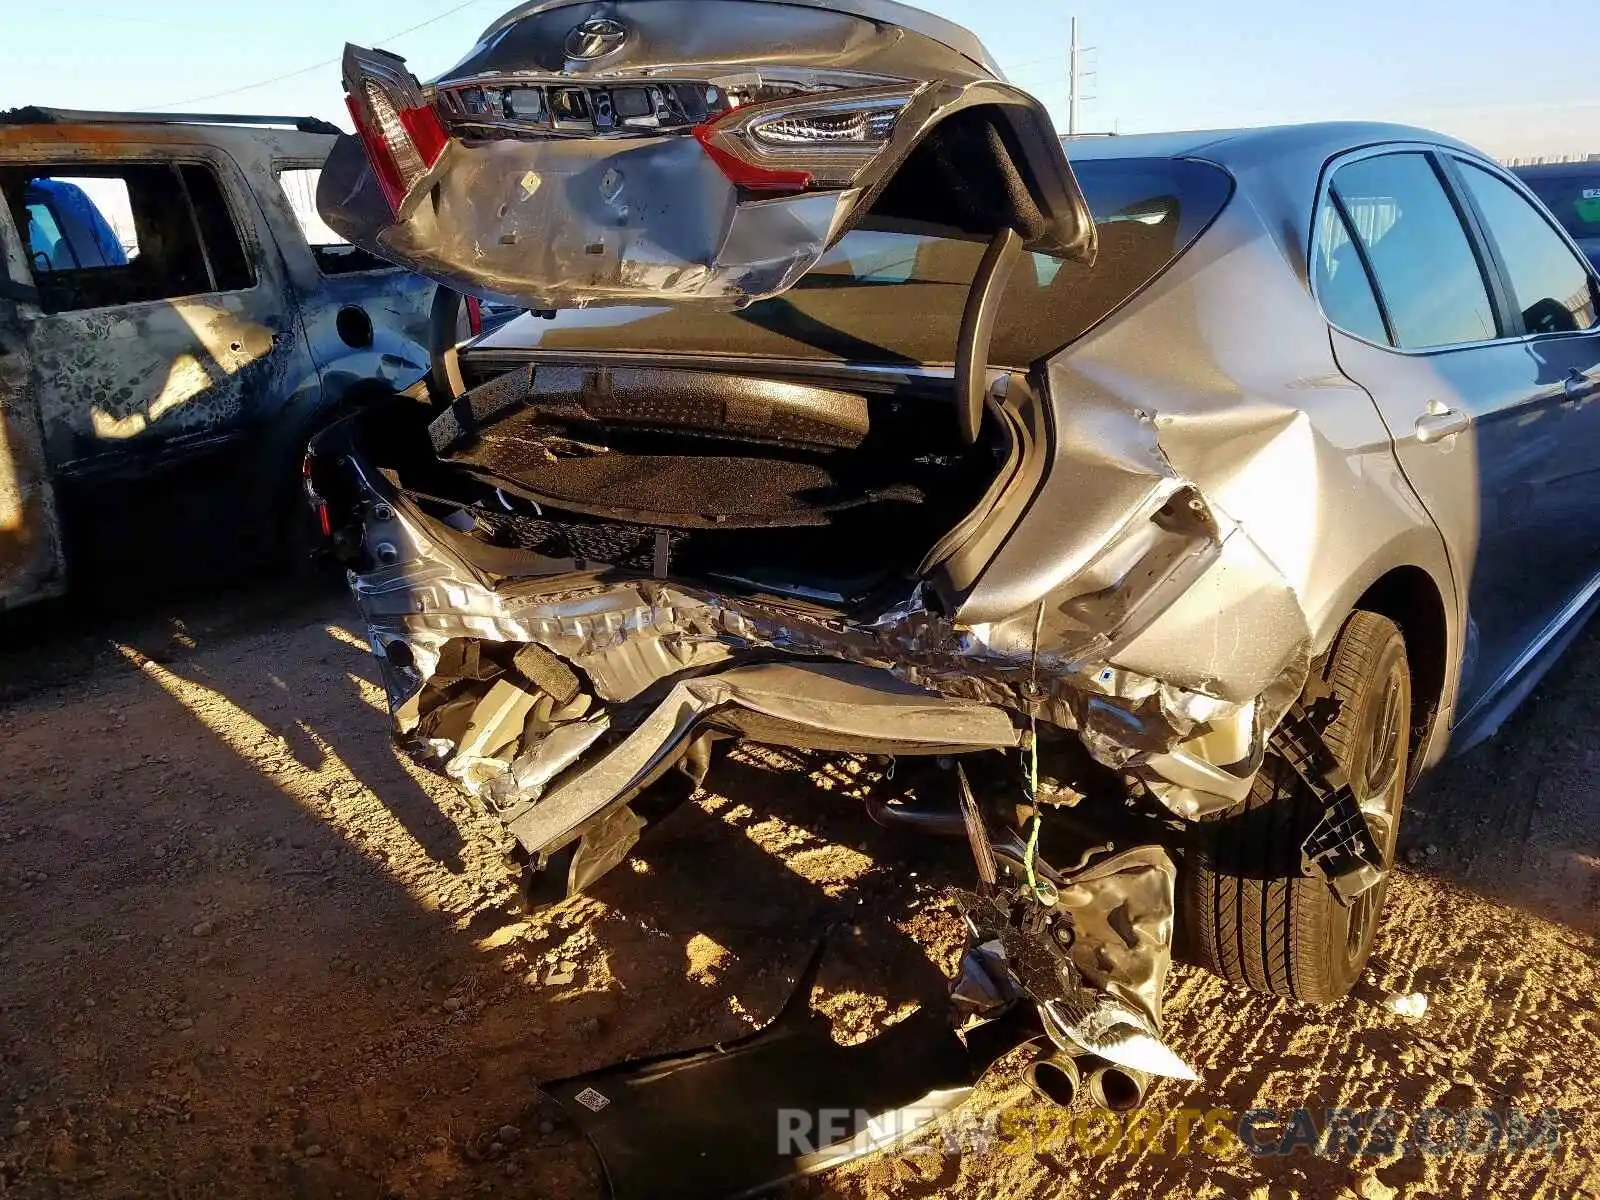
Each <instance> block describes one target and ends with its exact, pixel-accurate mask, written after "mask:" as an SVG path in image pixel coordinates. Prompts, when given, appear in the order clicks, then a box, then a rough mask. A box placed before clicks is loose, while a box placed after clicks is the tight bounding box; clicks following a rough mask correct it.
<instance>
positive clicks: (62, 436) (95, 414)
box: [0, 108, 436, 608]
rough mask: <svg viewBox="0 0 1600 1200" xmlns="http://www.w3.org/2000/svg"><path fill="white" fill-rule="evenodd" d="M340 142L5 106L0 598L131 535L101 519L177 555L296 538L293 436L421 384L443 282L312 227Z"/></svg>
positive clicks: (10, 599) (259, 128)
mask: <svg viewBox="0 0 1600 1200" xmlns="http://www.w3.org/2000/svg"><path fill="white" fill-rule="evenodd" d="M337 133H338V130H337V129H336V128H335V127H334V126H331V125H328V124H327V123H326V122H322V121H317V120H314V119H312V118H295V117H232V116H205V115H184V114H176V113H101V112H78V111H66V110H58V109H42V108H30V109H19V110H16V111H13V112H9V113H5V114H0V195H3V197H4V201H5V203H4V204H3V205H0V419H3V430H0V433H3V436H0V608H6V607H10V606H12V605H19V604H24V603H27V602H30V601H33V600H39V599H42V598H45V597H48V596H52V595H56V594H59V593H60V592H62V591H64V590H66V588H67V585H68V579H69V574H70V569H69V567H70V564H71V563H72V562H75V561H78V552H79V551H80V550H82V549H83V548H84V544H85V543H86V542H89V541H113V542H114V541H117V540H119V535H120V537H121V538H123V539H125V538H127V535H128V532H129V530H127V529H126V528H123V529H120V530H118V531H117V532H116V533H111V532H108V529H109V527H111V526H113V525H114V524H115V523H116V522H115V520H114V519H113V517H114V515H115V514H120V513H122V512H124V511H127V510H128V509H129V508H133V507H138V508H140V511H141V513H145V512H151V511H155V512H158V513H159V514H160V517H161V522H160V523H161V525H162V527H163V528H169V529H170V537H169V540H170V541H171V542H173V543H175V544H177V545H179V546H180V547H181V553H182V554H183V555H184V557H185V559H186V561H189V562H192V561H194V560H196V559H204V558H209V557H212V556H213V555H214V554H215V553H216V552H217V551H223V550H226V549H227V548H228V547H230V546H234V545H235V544H239V545H238V548H239V549H246V547H245V546H243V545H242V543H244V542H246V541H255V540H259V541H260V542H261V544H259V545H251V546H250V547H248V551H249V552H250V553H251V555H252V556H253V555H255V554H258V553H266V554H272V553H276V552H278V551H280V550H290V549H292V548H294V546H296V545H298V546H299V547H300V548H303V547H304V545H305V542H304V540H303V539H301V540H298V541H297V540H296V536H295V535H296V534H298V533H299V532H300V530H299V528H298V527H299V526H302V525H304V524H305V523H306V515H305V510H304V505H303V504H302V503H301V502H300V498H299V495H298V471H299V467H300V461H301V459H302V457H303V455H304V449H305V444H306V441H307V439H308V438H309V437H310V435H311V434H312V433H314V432H315V431H316V430H317V429H318V428H320V427H321V426H322V425H324V424H326V423H327V422H328V421H329V420H331V419H332V417H333V416H334V414H335V413H339V412H342V411H347V410H348V408H349V407H350V406H352V405H355V404H358V403H360V402H361V401H362V400H364V399H365V398H369V397H371V396H374V395H392V394H394V393H397V392H400V391H403V390H405V389H406V388H409V387H411V386H413V385H414V384H416V383H418V381H419V380H420V379H421V378H422V376H423V375H424V373H425V372H427V370H428V368H429V361H430V360H429V350H430V344H429V311H430V305H431V303H432V300H433V298H434V294H435V291H436V288H435V286H434V284H433V283H432V282H431V281H429V280H427V279H424V278H421V277H419V276H416V275H412V274H408V273H406V272H403V271H400V270H397V269H396V268H395V267H394V266H393V265H392V264H391V263H389V262H387V261H385V260H383V259H379V258H375V257H373V256H372V255H370V254H368V253H366V252H365V251H362V250H359V249H358V248H357V247H354V246H351V245H348V244H345V243H342V242H340V241H338V240H336V239H334V238H333V237H332V236H331V233H330V231H328V230H327V229H326V228H325V227H323V226H322V224H321V222H320V220H319V219H318V218H317V215H316V212H315V208H314V194H315V185H316V178H317V176H318V173H319V172H320V171H321V168H322V165H323V161H324V160H325V159H326V157H327V154H328V150H329V148H330V147H331V146H332V145H333V143H334V135H336V134H337ZM221 497H226V503H205V502H204V501H206V500H211V501H215V500H217V499H218V498H221ZM168 522H170V526H169V525H168ZM191 522H192V524H191ZM156 523H157V522H156V521H149V522H147V524H148V525H154V524H156ZM255 531H260V532H262V533H265V534H266V535H267V536H266V537H264V538H261V539H256V538H255ZM201 539H204V540H201ZM139 541H140V544H141V548H142V547H143V545H144V544H145V543H146V542H147V541H148V539H139ZM197 546H205V547H207V548H208V549H209V550H210V551H211V552H212V553H210V554H206V553H202V554H198V555H197V554H196V553H195V550H196V547H197ZM80 565H81V564H80ZM119 565H122V564H119ZM126 565H127V566H128V568H129V570H128V571H127V572H126V573H122V572H119V577H121V578H124V579H126V578H127V577H128V576H129V575H130V574H137V573H142V572H144V571H146V570H148V569H149V564H148V562H147V561H146V560H145V559H144V558H135V559H134V560H133V561H132V562H130V563H127V564H126Z"/></svg>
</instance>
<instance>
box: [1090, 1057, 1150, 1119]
mask: <svg viewBox="0 0 1600 1200" xmlns="http://www.w3.org/2000/svg"><path fill="white" fill-rule="evenodd" d="M1149 1088H1150V1076H1148V1075H1146V1074H1145V1073H1144V1072H1143V1071H1139V1070H1135V1069H1134V1068H1133V1067H1122V1066H1118V1065H1117V1064H1116V1063H1101V1064H1100V1065H1099V1066H1097V1067H1095V1068H1094V1069H1093V1070H1092V1071H1090V1072H1089V1079H1088V1090H1089V1099H1090V1101H1091V1102H1092V1103H1093V1104H1094V1105H1095V1106H1096V1107H1098V1108H1103V1109H1106V1110H1107V1111H1108V1112H1131V1111H1133V1110H1134V1109H1136V1108H1138V1107H1139V1106H1140V1105H1141V1104H1143V1103H1144V1096H1145V1092H1147V1091H1148V1090H1149Z"/></svg>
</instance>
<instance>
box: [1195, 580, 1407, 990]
mask: <svg viewBox="0 0 1600 1200" xmlns="http://www.w3.org/2000/svg"><path fill="white" fill-rule="evenodd" d="M1322 679H1323V681H1324V682H1325V683H1326V684H1327V688H1328V690H1329V691H1330V692H1331V693H1332V695H1333V698H1334V700H1335V701H1337V703H1338V715H1337V717H1336V718H1335V720H1334V721H1333V723H1332V724H1331V725H1330V726H1329V727H1328V728H1327V730H1326V731H1325V733H1324V738H1325V739H1326V741H1327V744H1328V747H1329V748H1330V749H1331V750H1332V751H1333V753H1334V756H1335V757H1336V758H1337V759H1338V760H1339V764H1340V766H1342V767H1343V768H1344V770H1345V772H1346V774H1348V775H1349V777H1350V781H1351V784H1352V786H1354V787H1355V789H1356V798H1357V800H1359V801H1361V803H1362V807H1363V809H1364V810H1366V811H1367V812H1368V814H1369V820H1371V821H1372V822H1373V824H1374V834H1375V835H1376V836H1377V838H1378V842H1379V846H1380V848H1381V849H1382V850H1383V855H1384V879H1383V881H1382V882H1380V883H1378V885H1377V886H1376V887H1374V888H1372V889H1371V890H1370V891H1369V892H1367V893H1366V894H1365V895H1363V896H1361V897H1359V898H1358V899H1357V901H1356V902H1355V904H1353V905H1352V906H1350V907H1349V908H1346V907H1344V906H1342V905H1341V904H1339V902H1338V901H1337V900H1336V899H1335V898H1334V896H1333V892H1332V890H1331V889H1330V888H1329V887H1328V885H1327V883H1326V882H1324V881H1323V880H1322V879H1320V878H1307V877H1305V876H1303V875H1301V874H1300V870H1299V866H1300V845H1301V842H1302V841H1303V840H1304V839H1305V836H1306V834H1307V833H1308V832H1310V830H1311V828H1312V827H1313V826H1314V825H1315V823H1316V821H1317V818H1318V816H1319V815H1320V812H1319V810H1318V805H1317V802H1316V800H1315V798H1314V797H1312V796H1311V795H1310V794H1309V793H1308V792H1307V791H1306V789H1305V788H1304V786H1303V785H1302V784H1300V782H1299V780H1298V779H1297V778H1296V777H1295V775H1294V773H1293V772H1292V771H1291V770H1290V769H1289V768H1288V766H1287V765H1286V764H1284V763H1283V762H1282V761H1280V760H1278V759H1276V758H1275V757H1272V756H1270V755H1269V756H1268V758H1267V761H1266V762H1265V764H1263V766H1262V769H1261V773H1260V775H1259V776H1258V778H1257V779H1256V784H1255V787H1254V788H1253V789H1252V791H1251V793H1250V796H1249V798H1248V799H1247V800H1246V801H1245V803H1244V804H1243V805H1242V806H1241V807H1240V808H1239V809H1235V810H1230V811H1229V812H1227V813H1226V814H1224V815H1223V816H1222V817H1221V818H1219V819H1218V820H1216V821H1214V822H1210V823H1208V824H1207V827H1206V829H1205V832H1204V835H1203V837H1202V838H1201V839H1200V842H1199V845H1198V846H1197V847H1196V848H1195V850H1194V851H1193V852H1192V853H1191V854H1190V855H1189V858H1188V862H1187V863H1186V864H1185V870H1184V871H1183V873H1182V877H1181V879H1180V882H1179V893H1180V898H1179V906H1180V917H1181V920H1182V922H1183V926H1184V933H1185V937H1186V942H1187V946H1188V950H1189V954H1190V957H1192V958H1193V959H1194V960H1195V961H1196V962H1197V963H1198V964H1199V965H1200V966H1203V967H1206V968H1208V969H1209V970H1211V971H1213V972H1215V973H1216V974H1218V975H1220V976H1221V977H1222V978H1223V979H1226V980H1228V981H1229V982H1230V983H1240V984H1244V985H1246V986H1247V987H1250V988H1253V989H1255V990H1256V991H1258V992H1265V993H1267V994H1269V995H1274V996H1287V997H1291V998H1293V999H1296V1000H1302V1001H1305V1002H1307V1003H1310V1004H1331V1003H1333V1002H1335V1001H1337V1000H1341V999H1343V998H1344V996H1345V995H1346V994H1347V993H1348V992H1349V991H1350V988H1351V986H1352V985H1353V984H1354V983H1355V981H1356V979H1357V978H1358V977H1359V976H1360V974H1361V971H1362V968H1363V967H1365V966H1366V962H1367V955H1368V954H1369V953H1370V952H1371V950H1372V942H1373V938H1374V937H1375V935H1376V933H1377V929H1378V920H1379V917H1380V916H1381V914H1382V910H1383V900H1384V894H1385V891H1386V887H1387V881H1388V871H1389V868H1390V867H1391V866H1392V865H1393V862H1394V851H1395V842H1396V838H1397V836H1398V833H1399V826H1400V807H1401V802H1402V800H1403V799H1404V796H1405V788H1406V774H1407V769H1408V766H1409V761H1408V760H1409V754H1410V741H1411V736H1410V724H1411V720H1410V717H1411V670H1410V666H1409V664H1408V663H1407V661H1406V648H1405V642H1404V640H1403V639H1402V638H1401V636H1400V630H1399V628H1398V627H1396V625H1395V624H1394V622H1393V621H1391V620H1389V619H1388V618H1387V617H1380V616H1378V615H1377V614H1376V613H1369V612H1357V613H1355V614H1353V615H1352V616H1351V617H1350V619H1349V621H1348V622H1346V624H1345V627H1344V629H1343V630H1341V631H1340V633H1339V637H1338V639H1337V641H1335V643H1334V645H1333V649H1332V651H1331V652H1330V653H1329V654H1328V657H1327V660H1326V662H1325V663H1324V665H1323V668H1322Z"/></svg>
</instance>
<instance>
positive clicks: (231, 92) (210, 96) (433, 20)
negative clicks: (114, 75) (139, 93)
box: [150, 0, 484, 109]
mask: <svg viewBox="0 0 1600 1200" xmlns="http://www.w3.org/2000/svg"><path fill="white" fill-rule="evenodd" d="M482 3H484V0H464V2H463V3H461V4H458V5H456V6H455V7H454V8H447V9H445V11H444V12H442V13H439V14H438V15H437V16H433V17H429V18H428V19H427V20H426V21H420V22H418V23H417V24H415V25H412V26H410V27H409V28H406V29H402V30H400V32H399V33H391V34H389V35H388V36H387V37H381V38H378V39H377V41H378V42H379V43H380V44H381V43H384V42H396V41H399V40H400V39H401V38H403V37H406V36H407V35H409V34H413V33H416V32H417V30H419V29H426V28H427V27H428V26H429V25H436V24H438V23H439V22H440V21H442V20H444V19H445V18H446V17H453V16H455V15H456V14H457V13H458V12H461V11H463V10H464V9H468V8H471V7H473V6H474V5H476V4H482ZM339 61H340V60H339V59H337V58H329V59H324V60H323V61H322V62H319V63H312V64H311V65H310V66H309V67H300V68H298V69H297V70H294V71H286V72H284V73H283V74H282V75H274V76H272V77H271V78H270V79H261V80H257V81H256V82H255V83H247V84H244V85H243V86H241V87H236V88H228V89H227V90H226V91H221V92H209V93H207V94H206V95H204V96H188V97H185V98H184V99H182V100H168V101H167V102H166V103H165V104H152V105H150V107H151V108H155V109H161V108H181V107H182V106H183V105H185V104H199V103H200V102H201V101H204V100H220V99H222V98H223V97H224V96H237V95H238V94H239V93H240V92H253V91H255V90H256V89H257V88H264V87H271V86H272V85H273V84H275V83H282V82H283V81H284V80H286V79H298V78H299V77H300V76H302V75H309V74H311V73H312V72H313V71H320V70H322V69H323V68H324V67H331V66H334V65H336V64H337V63H338V62H339Z"/></svg>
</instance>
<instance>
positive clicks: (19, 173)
mask: <svg viewBox="0 0 1600 1200" xmlns="http://www.w3.org/2000/svg"><path fill="white" fill-rule="evenodd" d="M0 191H3V193H4V195H5V198H6V202H7V204H8V205H9V206H10V208H11V211H12V213H13V215H14V216H16V217H19V218H20V220H19V225H20V226H21V228H22V229H23V231H24V236H25V237H26V239H27V242H28V245H27V254H28V261H29V264H30V266H31V267H32V270H33V277H34V283H35V285H36V286H37V287H38V289H39V299H40V304H41V305H42V306H43V308H44V309H45V311H47V312H69V311H73V310H77V309H85V308H101V307H106V306H113V305H121V304H140V303H148V302H151V301H157V300H168V299H176V298H178V297H182V296H195V295H202V294H205V293H208V292H220V291H233V290H238V289H242V288H248V287H250V286H252V285H253V284H254V282H255V273H254V268H253V267H252V265H251V262H250V258H249V255H248V254H247V252H246V249H245V245H244V242H243V240H242V239H241V238H240V235H239V230H238V226H237V225H236V224H235V223H234V219H233V214H232V212H231V210H230V209H229V206H228V203H227V200H226V198H225V196H224V194H223V190H222V184H221V181H220V180H219V179H218V178H217V175H216V173H215V171H213V169H212V168H211V167H209V166H206V165H203V164H198V163H188V164H176V163H117V164H114V165H113V164H105V165H102V164H84V163H74V164H72V165H71V166H62V167H58V168H52V167H49V166H29V167H11V168H6V169H4V170H0Z"/></svg>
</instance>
